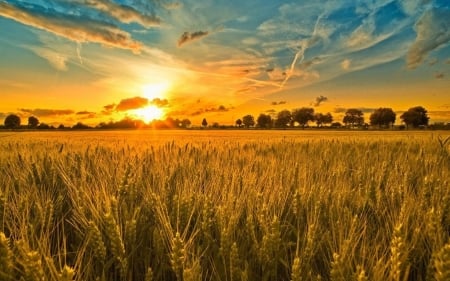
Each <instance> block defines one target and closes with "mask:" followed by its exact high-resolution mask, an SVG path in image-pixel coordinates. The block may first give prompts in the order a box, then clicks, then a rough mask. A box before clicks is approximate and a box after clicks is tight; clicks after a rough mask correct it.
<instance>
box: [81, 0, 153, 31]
mask: <svg viewBox="0 0 450 281" xmlns="http://www.w3.org/2000/svg"><path fill="white" fill-rule="evenodd" d="M84 2H85V3H86V4H87V5H88V6H91V7H93V8H96V9H97V10H100V11H102V12H104V13H106V14H108V15H110V16H111V17H113V18H115V19H117V20H119V21H121V22H123V23H132V22H137V23H139V24H141V25H143V26H145V27H152V26H159V25H160V24H161V19H159V18H158V17H156V16H153V15H145V14H141V13H140V12H138V11H137V10H135V9H133V8H132V7H129V6H125V5H120V4H116V3H114V2H112V1H109V0H86V1H84Z"/></svg>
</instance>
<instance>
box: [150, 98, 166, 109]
mask: <svg viewBox="0 0 450 281" xmlns="http://www.w3.org/2000/svg"><path fill="white" fill-rule="evenodd" d="M150 104H152V105H155V106H157V107H165V106H168V105H169V101H168V100H167V99H160V98H154V99H153V100H151V101H150Z"/></svg>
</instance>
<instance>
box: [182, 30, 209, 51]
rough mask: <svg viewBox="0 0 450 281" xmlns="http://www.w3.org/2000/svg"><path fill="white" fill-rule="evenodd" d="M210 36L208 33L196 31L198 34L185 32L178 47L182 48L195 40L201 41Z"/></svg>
mask: <svg viewBox="0 0 450 281" xmlns="http://www.w3.org/2000/svg"><path fill="white" fill-rule="evenodd" d="M208 34H209V32H208V31H196V32H192V33H190V32H187V31H185V32H184V33H183V34H181V37H180V39H178V47H181V46H182V45H184V44H186V43H188V42H191V41H193V40H197V39H201V38H203V37H205V36H207V35H208Z"/></svg>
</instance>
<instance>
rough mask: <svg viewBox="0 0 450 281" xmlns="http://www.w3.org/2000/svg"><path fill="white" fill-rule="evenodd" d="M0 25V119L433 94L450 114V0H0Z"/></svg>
mask: <svg viewBox="0 0 450 281" xmlns="http://www.w3.org/2000/svg"><path fill="white" fill-rule="evenodd" d="M0 26H1V28H0V56H1V59H0V87H1V89H2V92H1V93H0V95H2V99H3V102H2V104H1V105H0V119H1V117H2V116H3V117H4V116H5V115H6V114H8V113H18V114H21V116H24V117H26V116H28V115H30V114H34V115H37V116H38V117H39V118H41V119H42V120H48V121H47V122H49V123H51V122H63V123H67V124H70V123H74V122H76V121H77V120H80V119H81V120H84V122H86V123H98V122H99V121H104V120H110V119H120V118H123V117H124V116H138V117H139V114H143V115H145V110H148V111H152V110H154V109H155V108H158V109H161V110H162V111H161V112H163V113H164V115H165V116H173V117H179V118H186V117H187V118H190V119H192V120H193V121H194V122H196V120H197V119H198V120H201V119H202V118H205V117H206V118H208V119H210V120H216V121H218V122H220V123H233V122H234V119H237V118H239V117H241V116H242V115H243V114H246V113H250V114H253V115H255V116H257V115H258V114H259V113H261V112H275V111H280V110H282V109H293V108H297V107H302V106H314V107H315V110H316V111H317V112H332V113H334V114H335V115H336V117H335V119H339V114H342V109H345V108H350V107H358V108H363V109H365V111H366V112H368V113H369V112H370V110H372V109H374V108H378V107H380V106H383V107H392V108H393V109H394V110H396V111H397V112H401V111H404V110H407V109H408V108H409V107H412V106H416V105H423V106H425V107H426V108H427V109H428V110H429V112H430V115H431V117H432V122H433V120H434V121H450V91H449V89H450V79H449V77H450V72H449V68H450V44H449V42H450V2H449V1H446V0H438V1H431V0H411V1H385V0H384V1H381V0H372V1H338V0H333V1H234V0H233V1H222V0H217V1H212V0H211V1H195V0H188V1H176V0H173V1H165V0H153V1H152V0H133V1H131V0H122V1H119V0H72V1H63V0H46V1H43V0H33V1H31V0H30V1H12V0H8V1H4V0H3V1H2V0H0ZM320 96H323V97H326V99H323V101H322V102H320V103H318V104H317V103H315V101H316V99H317V97H320ZM123 105H127V106H123ZM143 110H144V111H143ZM147 117H149V116H147ZM366 118H368V115H367V116H366Z"/></svg>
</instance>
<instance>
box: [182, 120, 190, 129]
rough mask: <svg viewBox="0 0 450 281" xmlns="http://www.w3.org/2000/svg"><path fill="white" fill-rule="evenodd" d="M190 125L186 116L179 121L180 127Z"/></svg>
mask: <svg viewBox="0 0 450 281" xmlns="http://www.w3.org/2000/svg"><path fill="white" fill-rule="evenodd" d="M190 126H191V120H189V119H187V118H186V119H183V120H182V121H181V127H183V128H189V127H190Z"/></svg>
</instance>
